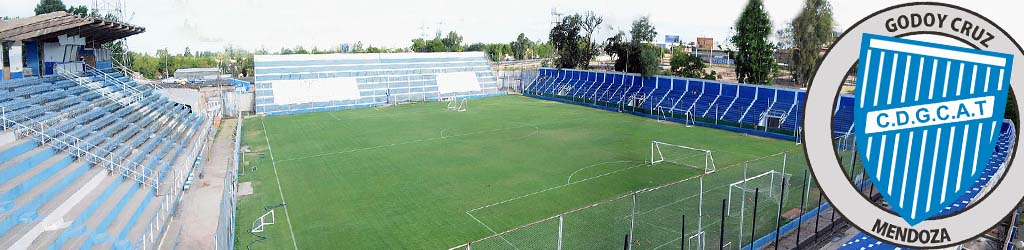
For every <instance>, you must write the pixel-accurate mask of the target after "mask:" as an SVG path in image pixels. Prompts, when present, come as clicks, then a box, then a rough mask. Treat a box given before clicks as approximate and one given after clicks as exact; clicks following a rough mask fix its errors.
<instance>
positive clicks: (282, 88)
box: [271, 77, 360, 105]
mask: <svg viewBox="0 0 1024 250" xmlns="http://www.w3.org/2000/svg"><path fill="white" fill-rule="evenodd" d="M271 86H272V87H271V90H273V92H274V104H279V105H284V104H298V103H311V102H327V101H343V100H356V99H359V97H360V95H359V85H358V84H357V83H356V78H352V77H347V78H322V79H302V80H279V81H273V82H272V84H271Z"/></svg>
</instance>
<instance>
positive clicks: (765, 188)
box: [728, 170, 793, 216]
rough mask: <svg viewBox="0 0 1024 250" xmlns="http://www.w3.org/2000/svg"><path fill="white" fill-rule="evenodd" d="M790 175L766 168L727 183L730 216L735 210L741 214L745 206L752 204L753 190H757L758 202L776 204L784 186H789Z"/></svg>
mask: <svg viewBox="0 0 1024 250" xmlns="http://www.w3.org/2000/svg"><path fill="white" fill-rule="evenodd" d="M792 176H793V175H791V174H787V173H783V172H780V171H776V170H768V171H767V172H764V173H761V174H758V175H755V176H752V177H748V178H746V179H743V180H740V181H737V182H733V183H732V184H729V205H728V211H729V212H728V213H729V215H730V216H732V215H733V213H734V212H736V213H739V214H740V216H742V214H743V213H744V210H746V209H747V208H746V207H748V206H752V205H753V203H754V194H755V192H757V196H758V197H757V198H758V200H759V202H761V201H763V202H770V203H771V204H777V203H778V201H779V199H778V197H779V195H781V194H782V190H783V189H784V188H786V187H788V186H789V182H790V178H791V177H792ZM783 181H785V182H786V183H783Z"/></svg>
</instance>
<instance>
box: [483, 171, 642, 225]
mask: <svg viewBox="0 0 1024 250" xmlns="http://www.w3.org/2000/svg"><path fill="white" fill-rule="evenodd" d="M645 165H647V163H641V164H638V165H635V166H632V167H628V168H623V169H619V170H615V171H611V172H608V173H604V174H601V175H598V176H593V177H588V178H586V179H582V180H578V181H574V182H570V183H566V184H562V185H558V186H554V187H550V188H546V189H544V190H540V191H536V192H533V193H529V194H524V195H521V196H518V197H515V198H512V199H508V200H503V201H499V202H495V203H493V204H490V205H486V206H482V207H478V208H474V209H470V210H469V211H466V213H470V212H474V211H477V210H480V209H484V208H489V207H493V206H497V205H501V204H505V203H508V202H511V201H515V200H518V199H522V198H526V197H529V196H533V195H536V194H539V193H543V192H547V191H551V190H554V189H558V188H563V187H567V186H569V185H573V184H577V183H580V182H584V181H589V180H592V179H596V178H601V177H605V176H608V175H611V174H615V173H618V172H622V171H626V170H630V169H633V168H636V167H640V166H645Z"/></svg>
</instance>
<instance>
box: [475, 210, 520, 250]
mask: <svg viewBox="0 0 1024 250" xmlns="http://www.w3.org/2000/svg"><path fill="white" fill-rule="evenodd" d="M466 215H469V217H470V218H473V220H475V221H476V222H479V223H480V225H484V227H485V228H487V230H489V231H491V233H492V234H498V232H496V231H494V229H492V228H491V227H490V226H487V224H484V222H483V221H480V219H477V218H476V216H473V214H470V213H469V211H466ZM498 237H499V238H501V240H502V241H505V243H508V245H509V246H511V247H512V248H515V249H517V250H518V249H519V248H518V247H516V245H515V244H512V242H509V241H508V239H505V235H498Z"/></svg>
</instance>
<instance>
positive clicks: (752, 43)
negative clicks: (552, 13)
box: [730, 0, 776, 85]
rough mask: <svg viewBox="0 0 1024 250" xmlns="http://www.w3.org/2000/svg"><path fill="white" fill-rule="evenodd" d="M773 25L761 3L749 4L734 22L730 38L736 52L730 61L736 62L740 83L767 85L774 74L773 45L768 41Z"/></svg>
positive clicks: (749, 2) (731, 52)
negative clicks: (734, 30)
mask: <svg viewBox="0 0 1024 250" xmlns="http://www.w3.org/2000/svg"><path fill="white" fill-rule="evenodd" d="M771 34H772V23H771V20H770V19H769V18H768V13H767V12H765V10H764V3H763V2H762V0H750V1H748V2H747V6H746V7H745V8H744V9H743V13H741V14H740V18H739V20H738V21H737V22H736V33H735V34H734V35H733V36H732V37H731V38H730V41H731V42H732V44H733V45H735V46H736V51H730V57H732V58H733V59H734V60H735V61H736V78H737V80H738V81H739V82H743V83H751V84H761V85H767V84H771V83H772V80H773V79H772V75H773V74H774V73H775V69H776V67H775V66H776V65H775V56H774V55H773V51H774V50H775V47H774V45H772V43H771V42H770V41H768V36H769V35H771Z"/></svg>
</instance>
